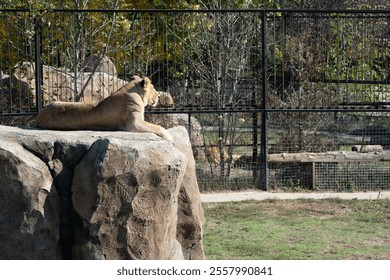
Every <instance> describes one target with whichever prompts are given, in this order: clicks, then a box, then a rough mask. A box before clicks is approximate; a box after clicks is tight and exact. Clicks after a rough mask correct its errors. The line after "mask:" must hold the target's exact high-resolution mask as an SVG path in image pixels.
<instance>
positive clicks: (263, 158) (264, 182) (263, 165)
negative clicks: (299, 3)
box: [259, 11, 268, 190]
mask: <svg viewBox="0 0 390 280" xmlns="http://www.w3.org/2000/svg"><path fill="white" fill-rule="evenodd" d="M261 21H262V22H261V68H262V109H263V110H262V112H261V147H260V174H259V175H260V180H259V183H260V184H261V186H260V187H262V188H263V189H264V190H268V174H267V173H268V160H267V146H268V145H267V141H268V135H267V132H268V128H267V123H268V122H267V118H268V111H267V107H268V104H267V98H268V97H267V38H266V31H267V27H266V23H267V12H266V11H263V12H262V17H261Z"/></svg>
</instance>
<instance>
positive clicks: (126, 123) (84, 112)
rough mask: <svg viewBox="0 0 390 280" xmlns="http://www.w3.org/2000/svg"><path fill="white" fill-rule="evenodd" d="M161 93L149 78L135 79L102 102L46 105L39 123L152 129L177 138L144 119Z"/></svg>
mask: <svg viewBox="0 0 390 280" xmlns="http://www.w3.org/2000/svg"><path fill="white" fill-rule="evenodd" d="M158 96H159V95H158V93H157V91H156V90H155V89H154V86H153V85H152V83H151V81H150V80H149V78H146V77H145V78H143V79H141V78H140V77H138V76H134V77H133V80H132V81H131V82H130V83H128V84H126V85H125V86H123V87H122V88H120V89H119V90H118V91H117V92H116V93H114V94H113V95H112V96H110V97H107V98H106V99H104V100H102V101H100V102H99V103H95V104H91V103H83V102H60V101H57V102H53V103H51V104H49V105H48V106H46V107H45V108H43V109H42V111H41V112H40V113H39V114H38V116H37V117H36V119H35V125H36V127H39V128H44V129H56V130H109V131H110V130H112V131H115V130H124V131H133V132H152V133H155V134H157V135H158V136H160V137H162V138H164V139H167V140H168V141H171V142H172V141H173V138H172V136H171V135H170V134H169V132H168V131H167V130H165V129H164V128H163V127H161V126H159V125H155V124H152V123H149V122H146V121H145V120H144V111H145V106H147V105H151V106H156V105H157V102H158Z"/></svg>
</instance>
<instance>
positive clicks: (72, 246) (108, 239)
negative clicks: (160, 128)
mask: <svg viewBox="0 0 390 280" xmlns="http://www.w3.org/2000/svg"><path fill="white" fill-rule="evenodd" d="M169 131H170V133H171V134H172V135H173V137H174V144H172V143H169V142H168V141H165V140H163V139H161V138H159V137H157V136H155V135H154V134H149V133H142V134H141V133H131V132H93V131H69V132H63V131H47V130H39V131H38V130H33V129H31V130H25V129H18V128H12V127H6V126H0V163H1V164H0V240H1V244H0V247H1V248H0V259H203V258H204V251H203V243H202V229H203V223H204V214H203V209H202V206H201V203H200V194H199V188H198V185H197V181H196V176H195V161H194V159H193V157H192V152H191V144H190V141H189V137H188V134H187V132H186V130H185V129H184V128H183V127H175V128H172V129H170V130H169Z"/></svg>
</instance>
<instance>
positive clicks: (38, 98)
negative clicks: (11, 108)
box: [34, 18, 42, 112]
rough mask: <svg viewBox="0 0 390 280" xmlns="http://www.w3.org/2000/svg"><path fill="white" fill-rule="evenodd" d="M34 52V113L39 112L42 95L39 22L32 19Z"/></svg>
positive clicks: (36, 19)
mask: <svg viewBox="0 0 390 280" xmlns="http://www.w3.org/2000/svg"><path fill="white" fill-rule="evenodd" d="M34 25H35V30H34V33H35V34H34V36H35V37H34V41H35V42H34V48H35V49H34V52H35V58H34V59H35V102H36V107H37V109H36V111H37V112H39V111H40V110H41V105H42V104H41V94H42V91H41V90H42V89H41V85H42V75H41V74H42V65H41V53H42V50H41V39H42V37H41V35H42V34H41V31H42V30H41V20H40V19H39V18H35V19H34Z"/></svg>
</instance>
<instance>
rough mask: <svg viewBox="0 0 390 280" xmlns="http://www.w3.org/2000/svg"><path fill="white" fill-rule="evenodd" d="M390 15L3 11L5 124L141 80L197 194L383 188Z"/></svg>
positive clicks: (0, 98) (387, 175)
mask: <svg viewBox="0 0 390 280" xmlns="http://www.w3.org/2000/svg"><path fill="white" fill-rule="evenodd" d="M389 18H390V11H389V10H375V11H370V10H326V11H321V10H191V11H188V10H56V9H54V10H51V11H43V12H40V13H37V14H34V13H33V12H31V11H29V10H19V9H18V10H15V9H12V10H0V25H2V26H1V30H2V31H1V32H0V53H1V57H0V70H1V72H0V75H1V76H0V78H1V79H0V89H1V92H0V116H2V117H6V116H7V117H9V116H11V117H13V116H17V115H34V114H36V113H37V112H38V111H39V110H40V108H41V107H42V106H44V105H45V104H47V103H50V102H52V101H55V100H62V101H75V102H77V101H82V100H84V101H98V100H101V99H103V98H105V97H107V96H109V95H110V94H112V93H113V92H115V91H116V90H117V89H118V88H120V87H121V86H122V85H123V84H124V83H126V81H128V80H130V79H131V77H132V76H133V75H134V74H138V75H143V76H149V77H150V78H151V79H152V82H153V84H154V85H155V87H156V89H157V90H159V91H161V92H168V93H169V95H170V96H172V98H173V100H174V106H171V105H172V104H171V103H169V102H168V103H166V102H165V103H164V101H163V99H162V102H161V103H162V104H161V106H160V107H159V108H156V109H150V110H149V111H148V112H147V117H148V118H149V119H150V120H151V121H154V122H157V123H161V124H163V125H164V126H173V125H177V124H181V125H185V126H186V127H187V129H188V131H189V134H190V138H191V141H192V145H193V150H194V155H195V158H196V162H197V175H198V182H199V184H200V188H201V189H203V190H215V189H241V188H253V187H257V188H262V189H270V188H274V189H289V190H299V189H301V188H309V189H319V190H342V191H345V190H357V189H364V190H368V189H389V188H390V163H389V158H390V157H389V149H390V121H389V120H390V119H389V117H390V115H389V113H390V110H389V108H390V107H389V105H390V85H389V77H390V72H389V71H390V70H389V69H390V67H389V64H390V42H389V37H390V27H389Z"/></svg>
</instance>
